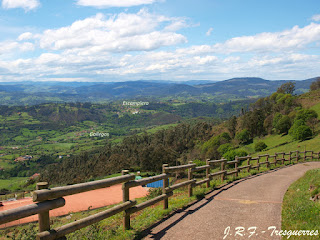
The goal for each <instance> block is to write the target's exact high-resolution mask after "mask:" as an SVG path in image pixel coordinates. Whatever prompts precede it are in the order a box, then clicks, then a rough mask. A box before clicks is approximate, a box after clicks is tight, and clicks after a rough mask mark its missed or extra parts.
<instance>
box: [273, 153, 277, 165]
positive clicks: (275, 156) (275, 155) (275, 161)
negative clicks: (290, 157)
mask: <svg viewBox="0 0 320 240" xmlns="http://www.w3.org/2000/svg"><path fill="white" fill-rule="evenodd" d="M277 154H278V153H274V166H275V167H276V166H277Z"/></svg>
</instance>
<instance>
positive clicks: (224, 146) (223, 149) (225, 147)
mask: <svg viewBox="0 0 320 240" xmlns="http://www.w3.org/2000/svg"><path fill="white" fill-rule="evenodd" d="M230 150H232V145H231V144H230V143H225V144H222V145H220V147H219V148H218V152H219V153H220V154H221V155H223V154H225V153H226V152H228V151H230Z"/></svg>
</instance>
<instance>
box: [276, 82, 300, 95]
mask: <svg viewBox="0 0 320 240" xmlns="http://www.w3.org/2000/svg"><path fill="white" fill-rule="evenodd" d="M295 85H296V83H295V82H287V83H284V84H282V85H281V86H280V87H279V88H278V90H277V92H278V93H284V94H293V92H294V90H295Z"/></svg>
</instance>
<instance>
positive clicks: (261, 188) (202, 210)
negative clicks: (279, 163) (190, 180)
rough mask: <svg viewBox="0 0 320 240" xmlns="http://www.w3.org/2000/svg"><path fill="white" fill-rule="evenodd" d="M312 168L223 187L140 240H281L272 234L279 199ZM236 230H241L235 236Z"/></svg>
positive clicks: (310, 165)
mask: <svg viewBox="0 0 320 240" xmlns="http://www.w3.org/2000/svg"><path fill="white" fill-rule="evenodd" d="M314 168H320V162H308V163H300V164H297V165H293V166H287V167H284V168H281V169H277V170H272V171H270V172H268V173H262V174H259V175H255V176H252V177H249V178H247V179H242V180H238V181H237V182H234V183H231V184H229V185H226V186H224V187H223V188H221V189H219V190H215V191H213V192H211V193H210V194H208V195H207V196H206V197H205V198H204V199H202V200H201V201H199V202H196V203H195V204H193V205H191V206H190V207H188V208H186V209H184V210H181V211H178V212H177V213H175V214H173V215H172V216H171V217H169V218H167V219H165V220H163V221H161V222H160V223H158V224H156V225H155V226H153V227H152V228H151V229H147V230H146V233H145V235H144V236H146V235H147V236H146V237H145V238H144V239H161V240H202V239H203V240H209V239H210V240H211V239H213V240H218V239H226V240H235V239H237V240H241V239H254V240H256V239H257V240H261V239H262V240H263V239H268V240H269V239H281V238H280V237H279V236H276V231H277V230H280V229H281V205H282V200H283V196H284V194H285V192H286V191H287V189H288V187H289V186H290V185H291V184H292V183H293V182H294V181H296V180H297V179H299V178H300V177H302V176H303V175H304V173H305V172H306V171H307V170H310V169H314ZM237 227H242V229H239V231H238V232H237V230H236V228H237ZM269 227H271V228H270V229H269V230H268V228H269ZM241 230H244V231H243V232H241ZM298 230H299V229H298ZM251 234H252V235H251ZM241 235H242V236H241ZM250 235H251V236H250ZM249 236H250V238H249Z"/></svg>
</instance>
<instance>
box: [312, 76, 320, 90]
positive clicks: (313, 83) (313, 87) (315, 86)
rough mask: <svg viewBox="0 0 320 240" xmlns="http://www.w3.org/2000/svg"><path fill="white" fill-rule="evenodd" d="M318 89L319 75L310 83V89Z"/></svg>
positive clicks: (319, 84) (319, 86)
mask: <svg viewBox="0 0 320 240" xmlns="http://www.w3.org/2000/svg"><path fill="white" fill-rule="evenodd" d="M317 89H320V77H317V78H316V80H315V81H314V82H312V83H311V85H310V91H315V90H317Z"/></svg>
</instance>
